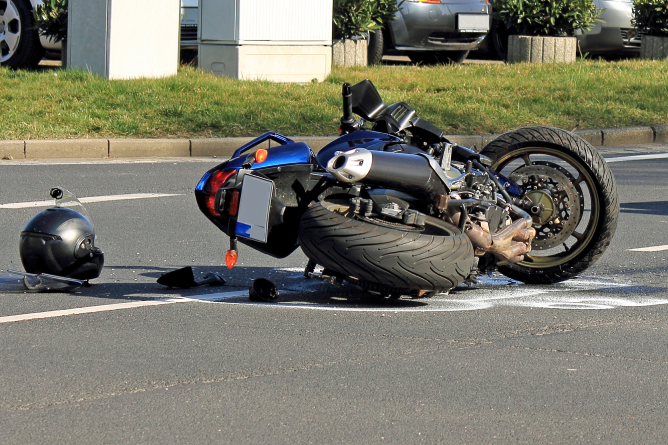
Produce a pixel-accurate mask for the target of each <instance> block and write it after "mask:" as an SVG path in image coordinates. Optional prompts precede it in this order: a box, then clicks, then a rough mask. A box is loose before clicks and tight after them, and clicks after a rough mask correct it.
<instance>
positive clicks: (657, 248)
mask: <svg viewBox="0 0 668 445" xmlns="http://www.w3.org/2000/svg"><path fill="white" fill-rule="evenodd" d="M627 250H630V251H631V252H661V251H662V250H668V245H666V246H652V247H639V248H637V249H627Z"/></svg>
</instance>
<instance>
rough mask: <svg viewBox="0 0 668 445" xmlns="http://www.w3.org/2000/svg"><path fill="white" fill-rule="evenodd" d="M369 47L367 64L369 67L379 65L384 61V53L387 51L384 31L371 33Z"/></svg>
mask: <svg viewBox="0 0 668 445" xmlns="http://www.w3.org/2000/svg"><path fill="white" fill-rule="evenodd" d="M368 43H369V45H368V49H367V63H368V64H369V65H378V64H380V62H381V61H382V60H383V51H384V50H385V36H383V30H381V29H379V30H378V31H376V32H370V33H369V42H368Z"/></svg>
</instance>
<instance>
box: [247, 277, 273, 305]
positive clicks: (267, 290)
mask: <svg viewBox="0 0 668 445" xmlns="http://www.w3.org/2000/svg"><path fill="white" fill-rule="evenodd" d="M248 297H249V298H250V300H251V301H274V300H276V299H277V298H278V289H277V288H276V286H274V283H272V282H271V281H269V280H267V279H265V278H257V279H255V280H254V281H253V285H252V286H251V288H250V290H249V291H248Z"/></svg>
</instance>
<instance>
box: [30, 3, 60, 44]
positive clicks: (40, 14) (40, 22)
mask: <svg viewBox="0 0 668 445" xmlns="http://www.w3.org/2000/svg"><path fill="white" fill-rule="evenodd" d="M33 14H34V16H35V28H37V30H38V31H39V34H40V35H43V36H45V37H47V38H50V39H52V40H53V41H54V42H55V43H58V42H60V41H62V40H65V39H67V0H44V4H43V5H37V7H36V8H35V10H34V11H33Z"/></svg>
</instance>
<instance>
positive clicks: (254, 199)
mask: <svg viewBox="0 0 668 445" xmlns="http://www.w3.org/2000/svg"><path fill="white" fill-rule="evenodd" d="M273 194H274V182H273V181H271V180H270V179H265V178H260V177H258V176H252V175H246V176H244V182H243V183H242V186H241V196H240V198H239V214H238V216H237V227H236V230H235V233H236V234H237V235H239V236H241V237H244V238H248V239H252V240H255V241H260V242H261V243H266V242H267V234H268V232H269V227H268V226H269V206H270V205H271V197H272V196H273Z"/></svg>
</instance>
